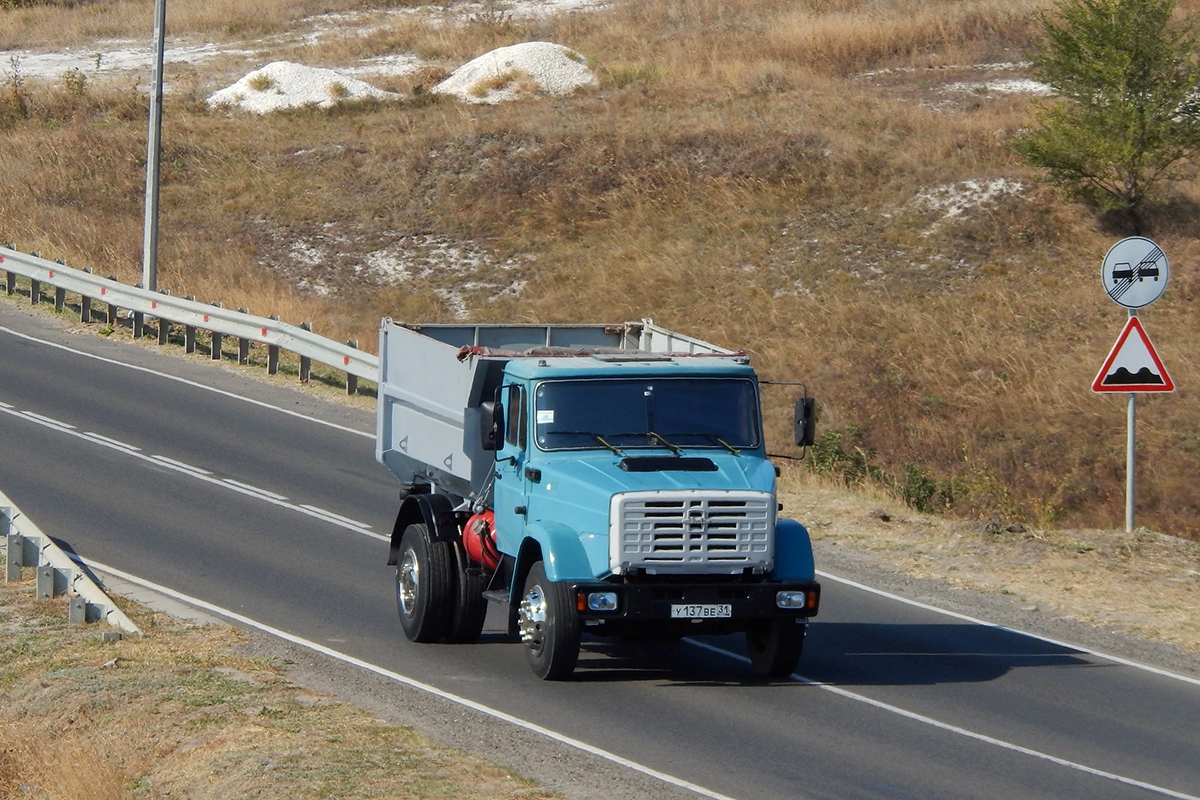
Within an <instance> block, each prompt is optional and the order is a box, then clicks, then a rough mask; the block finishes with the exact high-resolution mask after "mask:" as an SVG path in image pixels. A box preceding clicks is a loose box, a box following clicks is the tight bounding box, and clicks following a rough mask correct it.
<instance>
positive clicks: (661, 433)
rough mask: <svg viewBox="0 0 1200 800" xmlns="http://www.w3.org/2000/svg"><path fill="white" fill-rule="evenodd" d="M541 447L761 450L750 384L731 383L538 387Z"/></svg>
mask: <svg viewBox="0 0 1200 800" xmlns="http://www.w3.org/2000/svg"><path fill="white" fill-rule="evenodd" d="M534 419H535V422H536V424H537V444H538V447H540V448H541V449H543V450H577V449H599V448H607V449H609V450H613V451H617V452H619V451H623V450H626V449H629V448H636V447H657V448H667V449H670V450H676V451H678V449H679V448H681V447H689V448H692V447H717V448H725V449H728V450H740V449H743V448H754V447H758V443H759V425H758V398H757V396H756V393H755V388H754V383H753V381H749V380H744V379H729V378H662V379H650V380H570V381H547V382H545V383H541V384H538V387H537V392H536V395H535V401H534Z"/></svg>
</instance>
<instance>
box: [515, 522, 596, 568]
mask: <svg viewBox="0 0 1200 800" xmlns="http://www.w3.org/2000/svg"><path fill="white" fill-rule="evenodd" d="M525 536H526V538H527V539H532V540H533V541H535V542H537V544H538V547H539V548H541V551H542V556H541V557H542V562H543V564H544V565H545V567H546V577H547V578H548V579H550V580H552V581H580V580H593V579H595V577H596V576H595V575H593V574H592V565H591V562H590V561H588V557H587V552H586V551H585V550H584V549H583V542H581V541H580V539H579V534H578V533H577V532H576V531H574V530H573V529H571V528H569V527H567V526H566V525H563V524H561V523H558V522H544V521H543V522H534V523H531V524H529V525H526V526H525ZM531 550H532V548H528V547H525V546H522V547H521V552H522V554H524V553H528V552H530V551H531ZM528 566H529V565H528V564H522V565H520V568H519V569H518V570H517V573H518V574H520V575H522V576H523V575H524V573H525V571H526V569H527V567H528Z"/></svg>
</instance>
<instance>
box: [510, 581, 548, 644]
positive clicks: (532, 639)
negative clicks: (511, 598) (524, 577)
mask: <svg viewBox="0 0 1200 800" xmlns="http://www.w3.org/2000/svg"><path fill="white" fill-rule="evenodd" d="M517 629H518V630H519V631H520V634H521V642H522V643H523V644H524V645H525V646H526V647H528V648H529V649H530V650H532V651H533V652H534V653H535V654H537V653H541V652H542V648H543V647H544V646H545V644H546V595H544V594H543V593H542V587H541V586H539V585H537V584H534V585H533V586H530V587H529V591H527V592H526V593H525V596H524V597H522V598H521V606H520V608H519V609H518V611H517Z"/></svg>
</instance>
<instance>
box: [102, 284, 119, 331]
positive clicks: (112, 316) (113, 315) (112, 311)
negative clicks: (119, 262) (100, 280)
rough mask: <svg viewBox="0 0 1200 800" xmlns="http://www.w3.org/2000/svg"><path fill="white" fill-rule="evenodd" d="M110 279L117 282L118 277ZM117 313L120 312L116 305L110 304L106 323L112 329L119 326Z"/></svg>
mask: <svg viewBox="0 0 1200 800" xmlns="http://www.w3.org/2000/svg"><path fill="white" fill-rule="evenodd" d="M108 279H109V280H110V281H115V280H116V279H117V276H116V275H109V276H108ZM117 311H119V309H118V308H117V307H116V306H115V305H114V304H112V303H109V304H108V319H106V320H104V321H105V322H107V323H108V324H109V325H110V326H112V327H115V326H116V324H117Z"/></svg>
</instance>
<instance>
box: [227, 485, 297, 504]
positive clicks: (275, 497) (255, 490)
mask: <svg viewBox="0 0 1200 800" xmlns="http://www.w3.org/2000/svg"><path fill="white" fill-rule="evenodd" d="M223 482H224V483H228V484H229V485H230V486H234V487H236V488H238V489H245V490H246V491H247V492H249V493H250V494H256V495H259V496H261V497H265V498H267V499H269V500H287V497H285V496H284V495H281V494H276V493H275V492H269V491H267V490H266V489H260V488H258V487H257V486H251V485H250V484H248V483H242V482H241V481H235V480H234V479H233V478H225V479H224V481H223ZM300 507H301V508H308V506H300Z"/></svg>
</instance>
